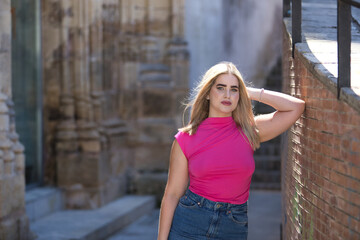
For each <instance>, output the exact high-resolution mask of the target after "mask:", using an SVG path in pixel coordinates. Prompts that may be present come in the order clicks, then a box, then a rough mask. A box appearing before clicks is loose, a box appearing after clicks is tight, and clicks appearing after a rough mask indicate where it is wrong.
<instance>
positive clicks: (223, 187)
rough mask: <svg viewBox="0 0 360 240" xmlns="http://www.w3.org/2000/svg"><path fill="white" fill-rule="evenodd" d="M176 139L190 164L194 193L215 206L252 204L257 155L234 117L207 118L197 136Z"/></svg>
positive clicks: (179, 133)
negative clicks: (252, 187) (254, 155)
mask: <svg viewBox="0 0 360 240" xmlns="http://www.w3.org/2000/svg"><path fill="white" fill-rule="evenodd" d="M175 138H176V140H177V142H178V143H179V145H180V147H181V149H182V151H183V153H184V155H185V157H186V158H187V160H188V170H189V179H190V186H189V189H190V190H191V191H192V192H194V193H196V194H198V195H200V196H202V197H205V198H207V199H209V200H212V201H215V202H226V203H232V204H242V203H245V202H246V201H247V200H248V198H249V189H250V183H251V177H252V174H253V172H254V170H255V163H254V158H253V154H254V151H253V150H252V148H251V146H250V144H249V141H248V139H247V137H246V135H245V134H244V133H243V132H242V131H241V128H240V127H239V126H237V125H236V123H235V121H234V120H233V118H232V117H219V118H206V119H205V120H204V121H203V122H202V123H201V124H200V126H199V128H198V130H197V131H196V133H195V134H193V135H191V136H190V135H189V134H187V133H183V132H178V133H177V134H176V135H175Z"/></svg>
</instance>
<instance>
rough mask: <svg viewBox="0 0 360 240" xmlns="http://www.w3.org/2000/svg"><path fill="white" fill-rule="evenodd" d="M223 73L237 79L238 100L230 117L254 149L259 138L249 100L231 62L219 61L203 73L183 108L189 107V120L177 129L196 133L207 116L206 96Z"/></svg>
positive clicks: (238, 74) (239, 76)
mask: <svg viewBox="0 0 360 240" xmlns="http://www.w3.org/2000/svg"><path fill="white" fill-rule="evenodd" d="M225 73H227V74H232V75H234V76H235V77H236V78H237V79H238V80H239V102H238V104H237V106H236V108H235V110H234V111H233V113H232V117H233V119H234V121H235V122H236V124H237V125H238V126H240V127H241V129H242V131H243V133H244V134H245V135H246V137H247V139H248V140H249V144H250V145H251V147H252V149H253V150H255V149H257V148H259V146H260V138H259V134H258V130H257V128H256V125H255V120H254V114H253V111H252V106H251V100H250V97H249V95H248V92H247V90H246V86H245V83H244V80H243V78H242V76H241V73H240V72H239V70H238V69H237V68H236V66H235V65H234V64H233V63H231V62H220V63H218V64H216V65H214V66H212V67H211V68H210V69H209V70H208V71H207V72H206V73H205V75H204V76H203V77H202V80H201V81H200V83H199V84H198V85H197V87H196V88H195V89H194V92H193V94H192V97H191V99H190V101H189V102H188V103H187V104H186V108H185V110H184V113H185V112H186V110H187V109H189V108H191V112H190V121H189V123H188V124H187V125H186V126H185V127H183V128H180V129H179V131H182V132H186V133H188V134H190V135H193V134H195V133H196V131H197V129H198V127H199V125H200V123H201V122H202V121H204V120H205V119H206V118H207V117H208V116H209V101H208V100H207V99H206V97H207V96H208V95H209V93H210V89H211V87H212V86H213V85H214V83H215V81H216V79H217V77H218V76H219V75H221V74H225Z"/></svg>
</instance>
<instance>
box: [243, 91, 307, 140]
mask: <svg viewBox="0 0 360 240" xmlns="http://www.w3.org/2000/svg"><path fill="white" fill-rule="evenodd" d="M247 91H248V93H249V96H250V99H251V100H255V101H260V102H262V103H265V104H267V105H270V106H272V107H273V108H275V109H276V111H275V112H273V113H268V114H263V115H259V116H256V117H255V124H256V127H257V128H258V130H259V136H260V142H265V141H268V140H270V139H272V138H274V137H276V136H278V135H280V134H281V133H283V132H285V131H286V130H287V129H288V128H290V127H291V125H293V124H294V123H295V122H296V120H297V119H298V118H299V117H300V116H301V114H302V113H303V111H304V108H305V102H304V101H303V100H301V99H298V98H295V97H292V96H289V95H287V94H284V93H279V92H274V91H270V90H264V89H257V88H249V87H248V88H247Z"/></svg>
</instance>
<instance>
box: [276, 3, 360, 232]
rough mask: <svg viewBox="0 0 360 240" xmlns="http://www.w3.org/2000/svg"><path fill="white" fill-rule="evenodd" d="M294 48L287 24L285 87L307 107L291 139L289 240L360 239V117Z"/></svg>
mask: <svg viewBox="0 0 360 240" xmlns="http://www.w3.org/2000/svg"><path fill="white" fill-rule="evenodd" d="M316 4H318V2H316ZM315 11H316V10H315ZM327 15H328V12H327V11H326V16H327ZM327 22H328V21H327ZM317 24H318V23H317ZM329 29H330V28H329ZM324 42H325V41H324ZM291 45H292V44H291V39H290V34H289V32H288V29H287V28H286V27H285V25H284V28H283V78H284V85H283V89H284V91H285V92H286V93H289V94H291V95H294V96H296V97H298V98H301V99H303V100H305V102H306V109H305V112H304V113H303V115H302V116H301V118H300V119H299V120H298V121H297V122H296V123H295V125H294V126H293V127H292V128H291V129H290V130H289V131H288V134H287V137H286V138H285V144H284V145H285V146H284V150H285V151H284V152H283V157H282V173H283V175H282V190H283V193H282V199H283V201H282V205H283V221H282V224H283V239H359V238H360V219H359V214H360V187H359V186H360V184H359V183H360V165H359V159H360V147H359V146H360V128H359V123H360V114H359V112H358V111H356V110H355V109H354V108H352V107H351V106H350V105H348V104H347V103H345V102H344V101H342V100H339V99H338V98H337V96H336V87H334V88H333V89H334V90H331V89H332V88H331V87H329V85H330V84H328V85H325V84H324V81H326V80H327V81H329V82H330V80H329V79H328V77H329V76H331V75H330V74H327V75H326V76H325V75H322V76H323V80H321V79H320V75H321V71H323V70H322V69H321V68H319V66H314V65H312V64H309V61H308V60H306V56H304V55H305V54H304V53H303V52H301V50H299V48H298V47H296V49H295V54H294V58H292V47H291ZM316 50H318V49H316ZM329 52H330V51H329ZM324 53H325V52H323V54H324ZM306 55H307V56H308V57H309V56H311V52H307V53H306ZM326 56H328V55H326ZM328 58H329V57H328ZM328 58H327V59H328ZM330 58H331V57H330ZM313 59H314V58H313ZM313 59H312V60H313ZM316 61H317V62H316V63H317V64H319V65H321V63H319V62H318V61H319V60H316ZM324 79H325V80H324Z"/></svg>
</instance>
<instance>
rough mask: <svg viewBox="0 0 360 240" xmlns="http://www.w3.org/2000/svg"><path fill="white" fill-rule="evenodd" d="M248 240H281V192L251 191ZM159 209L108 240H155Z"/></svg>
mask: <svg viewBox="0 0 360 240" xmlns="http://www.w3.org/2000/svg"><path fill="white" fill-rule="evenodd" d="M248 216H249V237H248V240H264V239H266V240H279V239H280V223H281V193H280V191H258V190H251V191H250V198H249V212H248ZM158 218H159V209H157V210H154V211H153V212H152V213H151V214H150V215H147V216H144V217H142V218H140V219H139V220H138V221H136V222H134V223H133V224H132V225H130V226H128V227H127V228H125V229H123V230H122V231H120V232H118V233H116V234H115V235H113V236H112V237H110V238H109V239H108V240H154V239H156V237H157V226H158Z"/></svg>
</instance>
